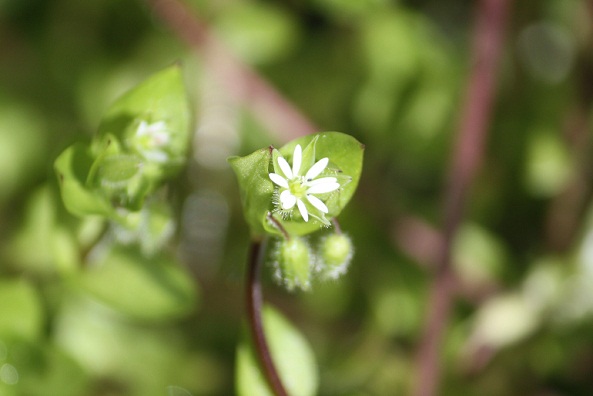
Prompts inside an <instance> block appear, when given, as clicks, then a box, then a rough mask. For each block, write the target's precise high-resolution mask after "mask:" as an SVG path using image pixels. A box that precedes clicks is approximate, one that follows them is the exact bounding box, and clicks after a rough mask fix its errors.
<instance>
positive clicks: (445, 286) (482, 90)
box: [413, 0, 510, 396]
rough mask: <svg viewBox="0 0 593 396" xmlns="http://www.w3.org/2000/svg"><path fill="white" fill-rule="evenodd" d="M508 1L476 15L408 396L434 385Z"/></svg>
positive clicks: (424, 394)
mask: <svg viewBox="0 0 593 396" xmlns="http://www.w3.org/2000/svg"><path fill="white" fill-rule="evenodd" d="M509 2H510V0H481V1H480V2H479V4H478V8H477V14H476V27H475V36H474V43H473V57H474V58H473V65H472V71H471V74H470V77H469V81H468V87H467V91H466V95H465V103H464V106H463V109H462V113H461V122H460V127H459V134H458V136H457V139H456V143H455V146H454V147H455V148H454V153H453V154H454V157H453V161H452V163H451V166H450V169H449V179H448V186H447V190H446V191H445V200H444V217H445V219H444V230H443V240H442V244H441V245H440V248H439V252H438V256H437V263H436V264H437V265H436V270H437V271H436V274H435V279H434V281H433V284H432V286H431V291H430V297H429V310H428V313H427V320H426V325H425V329H424V332H423V335H422V339H421V343H420V345H419V350H418V355H417V374H416V375H417V377H416V382H415V384H414V385H415V387H414V389H413V394H414V395H415V396H432V395H435V394H436V392H437V388H438V384H439V379H440V367H441V364H440V357H439V355H440V344H441V341H442V338H443V333H444V330H445V328H446V324H447V320H448V317H449V315H450V311H451V306H452V302H453V294H454V293H453V292H454V289H455V287H454V285H455V282H454V278H455V275H454V273H453V269H452V266H451V245H452V241H453V238H454V236H455V234H456V232H457V229H458V228H459V224H460V223H461V220H462V217H463V213H464V207H465V202H466V198H467V193H468V190H469V187H470V185H471V183H472V181H473V179H474V178H475V175H476V172H477V170H478V168H479V166H480V162H481V158H482V156H483V152H484V144H485V140H486V136H487V132H488V125H489V122H490V118H491V112H492V101H493V97H494V81H495V76H496V71H497V64H498V61H499V59H500V56H501V52H502V44H503V38H504V30H505V25H506V19H507V11H508V8H509Z"/></svg>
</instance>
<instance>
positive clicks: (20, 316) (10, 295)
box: [0, 279, 43, 346]
mask: <svg viewBox="0 0 593 396" xmlns="http://www.w3.org/2000/svg"><path fill="white" fill-rule="evenodd" d="M42 325H43V309H42V307H41V301H40V299H39V296H38V295H37V292H36V291H35V289H34V288H33V286H31V285H30V284H29V283H28V282H26V281H25V280H13V279H4V280H2V281H1V282H0V336H3V337H6V336H8V337H13V336H18V337H20V338H26V339H34V338H36V337H38V336H39V335H40V334H41V330H42ZM0 346H1V345H0Z"/></svg>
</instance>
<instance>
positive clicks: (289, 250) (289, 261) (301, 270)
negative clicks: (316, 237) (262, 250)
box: [275, 237, 311, 290]
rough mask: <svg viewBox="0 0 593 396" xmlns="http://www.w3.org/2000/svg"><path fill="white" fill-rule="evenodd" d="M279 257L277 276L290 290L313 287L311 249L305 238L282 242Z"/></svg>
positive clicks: (294, 238) (293, 238)
mask: <svg viewBox="0 0 593 396" xmlns="http://www.w3.org/2000/svg"><path fill="white" fill-rule="evenodd" d="M277 257H278V261H277V266H276V274H275V275H276V278H277V279H278V280H279V281H280V282H281V283H282V284H283V285H284V286H286V288H287V289H288V290H293V289H294V288H295V287H298V288H300V289H303V290H308V289H309V288H310V287H311V249H310V248H309V244H308V243H307V242H306V241H305V240H304V239H303V238H298V237H292V238H290V239H289V240H282V241H281V242H280V243H279V249H278V254H277Z"/></svg>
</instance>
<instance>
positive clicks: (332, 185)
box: [269, 144, 340, 223]
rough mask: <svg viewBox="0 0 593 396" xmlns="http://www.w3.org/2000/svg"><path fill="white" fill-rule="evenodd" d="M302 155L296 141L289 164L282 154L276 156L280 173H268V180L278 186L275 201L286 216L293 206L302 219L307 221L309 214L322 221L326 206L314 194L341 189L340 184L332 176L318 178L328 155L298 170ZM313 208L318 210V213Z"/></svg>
mask: <svg viewBox="0 0 593 396" xmlns="http://www.w3.org/2000/svg"><path fill="white" fill-rule="evenodd" d="M302 155H303V150H302V148H301V145H300V144H297V145H296V147H295V148H294V153H293V156H292V167H291V166H290V165H289V163H288V161H286V159H284V157H282V156H280V157H278V165H279V167H280V173H275V172H273V173H270V174H269V176H270V180H272V181H273V182H274V184H276V185H277V186H278V192H277V194H278V195H277V197H278V198H277V199H276V200H275V203H276V206H277V209H278V210H281V211H282V213H284V214H287V215H288V216H286V217H290V215H291V214H292V210H293V208H294V207H295V205H296V207H297V209H298V211H299V213H300V215H301V217H302V218H303V220H304V221H305V222H308V221H309V215H311V216H314V217H316V218H317V219H319V220H321V221H322V222H324V223H325V221H323V220H322V219H324V217H323V216H324V215H325V214H327V213H328V212H329V209H328V207H327V205H326V204H325V203H324V202H323V201H322V200H321V199H320V198H319V197H317V196H316V195H319V194H326V193H331V192H334V191H336V190H338V189H339V188H340V184H339V183H338V179H337V178H335V177H331V176H328V177H318V176H320V175H321V173H322V172H323V171H324V170H325V169H326V168H327V165H328V164H329V158H327V157H325V158H322V159H320V160H319V161H317V162H316V163H315V164H314V165H313V166H311V167H310V168H309V169H308V170H305V169H301V168H302V166H301V165H302ZM312 209H315V210H317V211H318V212H317V214H315V213H314V211H312Z"/></svg>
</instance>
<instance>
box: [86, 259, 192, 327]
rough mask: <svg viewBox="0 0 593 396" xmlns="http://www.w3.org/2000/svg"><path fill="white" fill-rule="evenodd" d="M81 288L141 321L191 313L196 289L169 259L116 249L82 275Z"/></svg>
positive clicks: (189, 278)
mask: <svg viewBox="0 0 593 396" xmlns="http://www.w3.org/2000/svg"><path fill="white" fill-rule="evenodd" d="M81 285H82V287H83V289H84V290H86V291H88V292H89V293H91V294H92V295H93V296H95V297H96V298H97V299H99V300H100V301H102V302H104V303H105V304H107V305H108V306H110V307H111V308H113V309H115V310H117V311H119V312H121V313H123V314H126V315H129V316H131V317H134V318H137V319H142V320H165V319H168V318H174V317H180V316H182V315H185V314H187V313H188V312H190V311H191V310H192V309H193V308H194V306H195V302H196V298H197V290H196V287H195V285H194V283H193V281H192V279H191V277H190V276H189V274H187V273H186V272H185V271H183V270H182V269H181V267H180V266H179V265H178V264H177V263H176V262H175V261H174V260H173V259H172V258H170V257H167V256H164V255H162V256H155V257H149V258H147V257H144V256H142V254H141V253H140V251H139V250H138V249H136V248H135V247H126V248H123V247H117V248H114V249H113V250H112V251H111V252H109V253H108V254H107V255H106V256H105V257H103V259H102V260H100V261H99V262H97V263H94V266H93V268H91V269H89V270H88V271H86V272H85V273H84V274H83V275H82V279H81Z"/></svg>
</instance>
